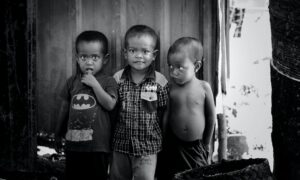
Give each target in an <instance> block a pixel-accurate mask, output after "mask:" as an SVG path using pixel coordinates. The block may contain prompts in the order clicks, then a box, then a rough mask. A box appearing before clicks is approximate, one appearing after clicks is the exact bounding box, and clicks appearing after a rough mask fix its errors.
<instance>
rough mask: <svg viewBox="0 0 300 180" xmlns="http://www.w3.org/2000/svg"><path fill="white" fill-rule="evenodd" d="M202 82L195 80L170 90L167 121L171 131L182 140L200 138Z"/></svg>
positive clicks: (201, 130) (201, 134)
mask: <svg viewBox="0 0 300 180" xmlns="http://www.w3.org/2000/svg"><path fill="white" fill-rule="evenodd" d="M203 83H204V82H203V81H200V80H195V81H193V82H192V83H189V84H187V85H185V86H183V87H180V86H176V85H174V86H172V87H171V91H170V112H169V113H170V114H169V122H170V127H171V129H172V131H173V133H174V134H175V135H176V136H177V137H178V138H179V139H182V140H185V141H194V140H197V139H202V136H203V132H204V127H205V108H204V107H205V94H206V93H205V88H204V84H203Z"/></svg>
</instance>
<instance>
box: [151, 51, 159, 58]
mask: <svg viewBox="0 0 300 180" xmlns="http://www.w3.org/2000/svg"><path fill="white" fill-rule="evenodd" d="M152 54H153V60H155V58H156V56H157V55H158V50H157V49H156V50H154V51H153V52H152Z"/></svg>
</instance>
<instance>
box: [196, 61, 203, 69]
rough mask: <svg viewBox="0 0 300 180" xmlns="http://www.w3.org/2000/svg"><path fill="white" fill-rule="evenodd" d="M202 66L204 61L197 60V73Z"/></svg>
mask: <svg viewBox="0 0 300 180" xmlns="http://www.w3.org/2000/svg"><path fill="white" fill-rule="evenodd" d="M201 66H202V61H201V60H196V61H195V72H198V71H199V69H200V68H201Z"/></svg>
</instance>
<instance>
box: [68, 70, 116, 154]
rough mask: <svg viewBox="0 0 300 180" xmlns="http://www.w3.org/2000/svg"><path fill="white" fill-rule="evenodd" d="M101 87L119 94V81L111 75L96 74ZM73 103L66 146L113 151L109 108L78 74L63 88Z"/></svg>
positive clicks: (87, 150) (84, 149) (74, 148)
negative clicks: (100, 101)
mask: <svg viewBox="0 0 300 180" xmlns="http://www.w3.org/2000/svg"><path fill="white" fill-rule="evenodd" d="M95 77H96V79H97V80H98V82H99V83H100V85H101V86H102V88H103V89H104V90H105V91H106V92H107V93H108V94H110V95H111V96H112V97H117V88H118V85H117V83H116V81H115V80H114V79H113V78H112V77H109V76H106V75H103V74H99V75H97V76H95ZM62 97H63V98H64V99H65V100H67V101H68V102H69V103H70V109H69V119H68V130H67V133H66V137H65V138H66V150H72V151H84V152H91V151H101V152H110V141H111V122H110V119H109V112H108V111H107V110H106V109H105V108H104V107H102V106H101V105H100V104H99V102H98V101H97V97H96V95H95V94H94V92H93V90H92V88H90V87H89V86H87V85H85V84H83V83H81V81H80V77H79V76H72V77H71V78H69V79H68V80H67V83H66V85H65V87H64V89H63V91H62Z"/></svg>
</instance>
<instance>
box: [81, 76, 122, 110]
mask: <svg viewBox="0 0 300 180" xmlns="http://www.w3.org/2000/svg"><path fill="white" fill-rule="evenodd" d="M81 82H82V83H84V84H86V85H88V86H90V87H91V88H92V89H93V91H94V93H95V95H96V97H97V100H98V102H99V103H100V104H101V106H103V107H104V108H105V109H106V110H109V111H111V110H112V109H113V108H114V107H115V105H116V102H117V97H115V96H111V95H110V94H108V93H107V92H106V91H105V90H104V89H103V87H102V86H101V84H100V83H99V82H98V81H97V79H96V78H95V77H94V76H93V75H92V74H85V75H84V76H83V77H82V79H81Z"/></svg>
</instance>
